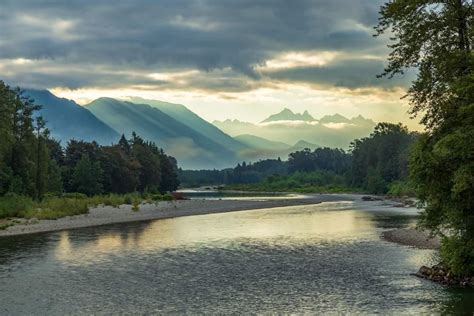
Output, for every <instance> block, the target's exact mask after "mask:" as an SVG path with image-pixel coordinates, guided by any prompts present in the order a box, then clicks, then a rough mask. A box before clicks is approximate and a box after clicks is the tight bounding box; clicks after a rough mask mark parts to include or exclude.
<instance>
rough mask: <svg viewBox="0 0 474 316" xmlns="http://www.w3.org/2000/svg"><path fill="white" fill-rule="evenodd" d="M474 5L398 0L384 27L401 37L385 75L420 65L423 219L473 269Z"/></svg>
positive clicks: (450, 255) (451, 254) (451, 262)
mask: <svg viewBox="0 0 474 316" xmlns="http://www.w3.org/2000/svg"><path fill="white" fill-rule="evenodd" d="M473 10H474V7H473V3H472V1H468V0H455V1H432V2H430V1H423V0H411V1H407V0H392V1H390V2H388V3H387V4H385V5H384V6H383V7H382V9H381V11H380V13H381V18H380V23H379V26H378V33H379V34H381V33H384V32H385V31H387V30H390V31H392V32H391V35H392V40H393V41H394V43H393V44H392V45H391V46H390V47H391V48H392V52H391V54H390V58H389V64H388V66H387V69H386V70H385V73H384V75H388V76H393V75H395V74H397V73H403V72H404V71H405V70H406V68H410V67H414V66H415V67H417V68H418V76H417V79H416V80H415V82H413V84H412V86H411V88H410V89H409V91H408V97H409V99H410V103H411V105H412V108H411V114H413V115H418V114H422V115H423V116H422V120H421V122H422V123H423V124H424V125H425V126H426V133H425V134H424V135H423V136H422V137H421V138H420V140H419V142H418V144H417V145H416V147H415V148H414V150H413V152H412V155H411V158H410V177H411V179H412V182H413V186H414V188H415V190H416V193H417V196H418V198H419V199H420V201H421V203H422V204H424V205H425V208H424V211H423V213H422V217H421V221H420V225H421V226H422V227H424V228H427V229H430V230H432V231H433V232H434V233H436V234H438V235H441V236H442V237H443V239H442V247H441V251H440V254H441V258H442V261H443V263H444V264H445V265H447V267H448V268H449V269H450V270H451V271H452V272H453V273H454V274H456V275H469V276H472V275H474V216H473V214H472V210H473V209H474V131H473V126H474V55H473V52H472V43H473V40H474V31H473V28H472V26H473V22H474V14H473V13H472V12H473Z"/></svg>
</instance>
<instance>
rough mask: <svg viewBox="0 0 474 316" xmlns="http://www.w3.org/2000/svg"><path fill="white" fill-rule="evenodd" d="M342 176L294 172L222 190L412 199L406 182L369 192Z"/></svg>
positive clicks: (413, 194) (326, 172)
mask: <svg viewBox="0 0 474 316" xmlns="http://www.w3.org/2000/svg"><path fill="white" fill-rule="evenodd" d="M347 183H348V180H347V179H346V178H345V176H344V175H339V174H335V173H333V172H330V171H315V172H308V173H304V172H295V173H293V174H289V175H273V176H270V177H268V178H266V179H265V180H263V181H261V182H258V183H248V184H228V185H225V186H224V187H222V188H221V189H223V190H238V191H253V192H296V193H363V194H382V193H383V194H386V195H388V196H392V197H399V198H401V197H414V196H415V189H414V187H413V185H412V184H410V183H409V182H407V181H395V182H392V183H389V184H384V188H382V189H381V190H380V192H370V191H369V190H364V189H361V188H358V187H354V186H349V185H348V184H347Z"/></svg>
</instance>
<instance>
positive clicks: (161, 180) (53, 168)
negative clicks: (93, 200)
mask: <svg viewBox="0 0 474 316" xmlns="http://www.w3.org/2000/svg"><path fill="white" fill-rule="evenodd" d="M40 108H41V106H40V105H37V104H35V103H34V100H32V99H30V98H29V97H28V96H26V95H24V94H23V93H22V91H21V89H19V88H15V89H12V88H10V87H9V86H7V85H6V84H5V83H4V82H3V81H0V139H1V140H2V141H1V142H0V196H2V195H5V194H7V193H12V194H17V195H24V196H30V197H32V198H35V199H42V198H43V197H44V196H45V194H47V193H50V194H61V193H63V192H78V193H83V194H86V195H88V196H92V195H97V194H104V193H119V194H123V193H129V192H168V191H174V190H176V189H177V187H178V185H179V182H178V177H177V170H178V168H177V161H176V159H175V158H173V157H171V156H169V155H167V154H166V153H165V152H164V151H163V150H162V149H161V148H159V147H158V146H156V144H154V143H152V142H147V141H145V140H144V139H142V138H141V137H140V136H138V135H136V134H135V133H133V135H132V138H131V139H126V138H125V137H124V136H123V135H122V137H121V139H120V141H119V142H118V143H117V144H112V145H110V146H101V145H99V144H98V143H96V142H85V141H78V140H70V141H69V142H68V143H67V145H66V146H65V147H63V146H62V145H61V143H60V142H59V141H57V140H55V139H53V138H51V137H50V133H49V130H48V128H47V122H46V121H45V120H44V119H43V118H42V117H41V116H39V115H38V114H37V111H38V110H40Z"/></svg>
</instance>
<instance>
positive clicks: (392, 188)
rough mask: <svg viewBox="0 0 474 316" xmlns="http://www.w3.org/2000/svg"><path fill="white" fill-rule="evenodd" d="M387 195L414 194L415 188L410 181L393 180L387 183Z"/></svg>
mask: <svg viewBox="0 0 474 316" xmlns="http://www.w3.org/2000/svg"><path fill="white" fill-rule="evenodd" d="M387 194H388V195H390V196H396V197H404V196H415V194H416V192H415V188H414V187H413V184H412V183H411V182H410V181H395V182H392V183H390V184H389V185H388V193H387Z"/></svg>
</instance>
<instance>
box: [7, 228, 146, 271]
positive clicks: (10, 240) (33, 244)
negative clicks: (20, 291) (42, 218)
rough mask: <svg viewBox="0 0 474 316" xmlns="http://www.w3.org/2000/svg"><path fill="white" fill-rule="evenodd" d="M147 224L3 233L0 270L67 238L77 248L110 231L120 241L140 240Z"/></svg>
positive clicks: (50, 247)
mask: <svg viewBox="0 0 474 316" xmlns="http://www.w3.org/2000/svg"><path fill="white" fill-rule="evenodd" d="M148 225H150V223H149V222H135V223H127V224H112V225H107V226H97V227H86V228H80V229H72V230H65V231H57V232H47V233H38V234H28V235H19V236H4V237H1V238H0V249H1V251H0V270H1V266H2V265H5V266H7V265H8V266H9V269H10V268H11V267H10V264H11V263H12V262H13V261H21V260H22V259H25V258H29V257H36V256H38V255H39V254H43V255H44V253H46V252H47V251H48V250H51V249H52V250H55V249H54V248H52V246H55V245H59V244H61V242H62V241H63V242H64V238H65V237H67V239H68V243H69V245H70V246H71V250H72V251H74V249H77V248H80V247H81V246H83V245H85V244H87V243H91V242H92V243H94V242H97V241H99V240H100V238H101V236H104V234H105V235H110V234H113V235H114V236H117V238H119V239H121V240H128V241H130V242H131V243H133V241H136V240H138V239H139V236H140V235H141V234H142V233H143V231H144V230H145V229H146V228H147V226H148Z"/></svg>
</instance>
